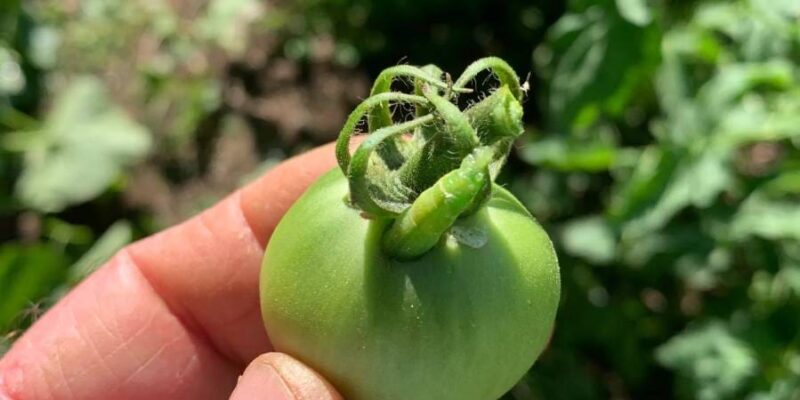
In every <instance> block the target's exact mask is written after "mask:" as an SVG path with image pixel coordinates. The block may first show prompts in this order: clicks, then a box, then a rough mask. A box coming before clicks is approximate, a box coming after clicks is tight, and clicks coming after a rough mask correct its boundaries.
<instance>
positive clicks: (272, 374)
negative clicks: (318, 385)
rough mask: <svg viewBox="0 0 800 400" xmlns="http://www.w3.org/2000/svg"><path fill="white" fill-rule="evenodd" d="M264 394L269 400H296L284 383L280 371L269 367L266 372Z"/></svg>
mask: <svg viewBox="0 0 800 400" xmlns="http://www.w3.org/2000/svg"><path fill="white" fill-rule="evenodd" d="M264 380H265V382H264V394H265V395H266V397H265V398H266V399H269V400H294V395H292V391H291V390H289V387H288V386H286V383H284V381H283V378H281V376H280V374H278V371H277V370H276V369H275V368H274V367H272V366H268V367H267V368H266V371H264Z"/></svg>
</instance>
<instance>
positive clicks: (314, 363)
mask: <svg viewBox="0 0 800 400" xmlns="http://www.w3.org/2000/svg"><path fill="white" fill-rule="evenodd" d="M347 194H348V183H347V180H346V179H345V178H344V176H343V175H342V173H341V171H340V170H339V169H338V168H337V169H335V170H333V171H331V172H329V173H327V174H326V175H324V176H323V177H322V178H320V179H319V180H318V181H317V182H316V183H315V184H313V185H312V186H311V187H310V188H309V189H308V191H307V192H306V193H305V194H304V195H303V196H302V197H301V198H300V199H299V200H298V201H297V202H296V203H295V205H294V206H293V207H292V208H291V209H290V210H289V212H288V213H287V214H286V215H285V216H284V218H283V219H282V220H281V222H280V224H279V225H278V227H277V228H276V230H275V232H274V233H273V235H272V238H271V239H270V241H269V244H268V247H267V250H266V253H265V257H264V262H263V267H262V271H261V282H260V284H261V287H260V291H261V309H262V315H263V318H264V322H265V325H266V327H267V333H268V335H269V338H270V340H271V342H272V343H273V345H274V346H275V348H276V349H277V350H278V351H282V352H286V353H288V354H290V355H292V356H294V357H296V358H298V359H299V360H301V361H303V362H305V363H306V364H308V365H309V366H311V367H312V368H314V369H316V370H317V371H318V372H319V373H321V374H322V375H323V376H325V377H326V378H327V379H329V380H330V381H331V382H332V383H333V384H334V386H336V388H337V389H338V390H339V391H340V392H341V393H342V394H343V395H344V397H345V398H346V399H348V400H401V399H402V400H411V399H413V400H429V399H430V400H448V399H458V400H470V399H475V400H491V399H496V398H498V397H500V396H501V395H502V394H503V393H504V392H506V391H507V390H508V389H510V388H511V387H512V386H513V385H514V384H515V383H516V382H517V381H518V380H519V379H520V378H521V377H522V376H523V375H524V374H525V372H526V371H527V370H528V369H529V368H530V366H531V365H532V364H533V362H534V361H535V360H536V358H537V357H538V356H539V354H540V353H541V351H542V350H543V349H544V346H545V344H546V342H547V340H548V337H549V335H550V331H551V329H552V327H553V321H554V318H555V315H556V309H557V306H558V301H559V296H560V279H559V271H558V263H557V260H556V255H555V252H554V250H553V247H552V244H551V242H550V239H549V238H548V236H547V234H546V233H545V232H544V230H543V229H542V228H541V227H540V226H539V225H538V224H537V223H536V222H535V221H534V220H533V218H532V217H531V216H530V214H529V213H528V212H527V211H526V210H525V208H524V207H523V206H522V205H521V204H520V203H519V202H518V201H517V200H516V199H515V198H514V197H513V196H512V195H511V194H510V193H508V192H507V191H506V190H505V189H502V188H501V187H499V186H496V185H495V186H494V187H493V191H492V198H491V199H490V200H489V201H488V203H487V204H486V206H484V207H482V208H481V209H480V210H479V211H478V212H476V213H475V214H473V215H471V216H469V217H466V218H463V219H461V220H459V222H458V223H457V225H458V226H460V227H462V228H467V229H472V230H476V229H477V230H479V231H482V232H483V233H484V234H485V238H486V241H485V244H483V245H482V246H480V247H479V248H473V247H470V246H466V245H463V244H461V243H459V242H457V241H455V240H454V239H453V238H443V239H442V241H440V243H439V244H438V245H437V246H436V247H435V248H434V249H433V250H431V251H429V252H427V253H425V254H424V255H423V256H422V257H420V258H419V259H417V260H414V261H410V262H400V261H396V260H392V259H389V258H388V257H386V256H385V255H384V254H383V252H382V251H381V248H380V246H381V236H382V234H383V232H384V230H385V228H386V226H385V225H386V223H387V222H384V221H380V220H368V219H365V218H364V217H363V216H362V215H361V213H360V212H359V211H358V210H356V209H354V208H351V207H350V206H348V205H347V204H346V203H345V198H346V196H347Z"/></svg>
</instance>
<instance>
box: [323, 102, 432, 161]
mask: <svg viewBox="0 0 800 400" xmlns="http://www.w3.org/2000/svg"><path fill="white" fill-rule="evenodd" d="M390 101H394V102H405V103H411V104H427V103H428V100H427V99H425V98H424V97H422V96H416V95H413V94H405V93H397V92H386V93H380V94H377V95H375V96H371V97H369V98H367V99H366V100H364V101H363V102H362V103H361V104H359V105H358V107H356V109H355V110H353V112H351V113H350V116H348V117H347V121H345V123H344V126H343V127H342V130H341V131H339V137H338V138H337V139H336V160H337V162H338V163H339V168H341V169H342V172H343V173H345V174H347V169H348V167H349V165H350V138H351V137H352V136H353V133H354V132H355V130H356V126H358V122H359V121H361V118H363V117H364V114H366V113H368V112H370V111H371V110H372V109H373V108H375V107H378V106H379V105H381V104H384V103H386V104H388V103H389V102H390Z"/></svg>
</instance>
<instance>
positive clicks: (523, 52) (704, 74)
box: [0, 0, 800, 400]
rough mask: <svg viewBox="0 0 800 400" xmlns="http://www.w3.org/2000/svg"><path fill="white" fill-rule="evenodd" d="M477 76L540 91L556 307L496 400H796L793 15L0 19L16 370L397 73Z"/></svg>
mask: <svg viewBox="0 0 800 400" xmlns="http://www.w3.org/2000/svg"><path fill="white" fill-rule="evenodd" d="M500 4H502V5H500ZM485 55H497V56H500V57H502V58H504V59H506V60H507V61H509V63H511V64H512V66H513V67H514V68H515V69H516V70H517V71H518V73H519V74H520V75H521V76H523V77H525V76H529V79H530V84H531V90H530V92H529V94H528V98H527V100H526V103H525V113H526V115H525V121H526V134H525V135H524V138H523V139H522V140H521V141H520V142H519V143H518V145H517V147H516V149H515V151H514V152H513V154H512V157H511V159H510V161H509V164H508V167H507V168H506V170H505V173H504V174H503V175H502V176H501V178H500V181H501V182H502V183H503V184H505V185H506V186H507V187H509V188H510V189H512V191H513V192H514V193H515V194H516V195H517V196H518V197H519V198H520V199H521V200H522V201H523V202H524V203H525V204H526V206H527V207H529V209H530V210H531V211H532V212H533V214H534V215H535V216H536V217H537V218H538V219H539V221H540V222H541V223H542V224H543V225H545V227H546V229H547V230H548V232H550V233H551V235H552V236H553V239H554V241H555V242H556V246H557V249H558V252H559V255H560V259H561V266H562V279H563V285H564V288H563V300H562V305H561V308H560V312H559V316H558V321H557V327H556V334H555V336H554V339H553V342H552V344H551V346H550V348H549V350H548V351H547V352H545V354H544V355H543V356H542V357H541V359H540V360H539V361H538V362H537V364H536V365H535V367H534V368H533V369H532V370H531V371H530V373H529V374H528V376H527V377H526V378H525V379H524V380H523V381H522V382H520V384H519V385H518V386H517V387H515V388H514V390H513V391H512V392H510V393H509V394H507V395H506V397H504V399H517V400H522V399H606V398H614V399H636V398H678V399H709V400H710V399H732V398H737V399H740V398H746V399H753V400H756V399H757V400H767V399H775V400H777V399H797V398H800V378H799V377H800V336H799V333H800V207H798V204H800V203H799V201H800V66H799V65H800V63H799V62H800V2H799V1H797V0H734V1H695V0H671V1H667V0H661V1H648V0H598V1H590V0H569V1H568V0H561V1H545V0H541V1H522V0H506V1H503V2H498V1H494V0H485V1H484V0H426V1H424V2H412V1H403V0H380V1H378V0H295V1H289V0H269V1H262V0H27V1H24V2H23V1H19V0H2V1H0V240H1V241H2V245H1V246H0V354H2V351H3V349H7V347H8V346H9V345H10V343H12V342H13V340H14V339H15V338H16V337H18V336H19V334H20V333H21V332H23V331H24V329H25V328H26V327H27V326H28V325H29V324H30V323H31V321H33V320H35V319H36V318H37V317H38V316H40V315H41V313H42V312H44V310H46V309H47V307H48V306H49V305H50V304H52V303H53V302H54V301H55V300H57V299H58V298H59V296H61V295H62V294H63V293H64V292H65V291H66V290H68V289H69V288H70V287H72V286H73V285H75V284H76V283H77V282H79V281H80V280H81V279H82V278H83V277H84V276H86V274H88V273H89V272H91V271H92V270H93V269H94V268H96V267H97V266H98V265H99V264H100V263H102V262H103V261H104V260H105V259H107V258H108V257H109V256H110V255H112V254H113V253H114V252H115V251H116V250H117V249H119V248H120V247H121V246H124V245H125V244H126V243H129V242H131V241H132V240H135V239H137V238H140V237H142V236H145V235H148V234H150V233H153V232H155V231H158V230H160V229H163V228H164V227H167V226H169V225H171V224H174V223H177V222H179V221H181V220H183V219H185V218H187V217H189V216H191V215H193V214H195V213H197V212H198V211H200V210H202V209H203V208H204V207H207V206H208V205H210V204H213V203H214V202H215V201H217V200H219V199H220V198H221V197H222V196H224V195H225V194H226V193H229V192H230V191H232V190H233V189H235V188H236V187H238V186H240V185H242V184H244V183H245V182H247V181H248V180H250V179H252V178H253V177H255V176H258V175H259V174H262V173H263V172H264V171H266V170H268V169H269V168H271V167H272V166H274V165H275V164H276V163H278V162H280V161H281V160H283V159H285V158H286V157H289V156H291V155H293V154H296V153H298V152H301V151H303V150H305V149H308V148H310V147H313V146H316V145H319V144H321V143H324V142H328V141H331V140H333V139H334V138H335V136H336V134H337V133H338V130H339V128H340V127H341V125H342V123H343V122H344V119H345V117H346V116H347V114H348V113H349V112H350V111H351V110H352V108H353V107H354V106H355V105H356V104H357V103H358V102H359V99H362V98H364V97H365V96H366V95H367V93H368V88H369V85H370V82H371V79H373V78H374V77H375V76H376V74H377V73H378V72H379V71H380V70H381V69H383V68H385V67H387V66H390V65H394V64H398V63H412V64H427V63H436V64H439V65H440V66H441V67H442V68H443V69H444V70H446V71H450V72H451V73H452V74H453V75H458V74H459V73H460V72H461V71H462V69H463V68H464V67H465V66H466V65H467V64H468V63H469V62H471V61H473V60H474V59H476V58H478V57H481V56H485ZM512 339H513V338H512Z"/></svg>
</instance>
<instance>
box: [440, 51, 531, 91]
mask: <svg viewBox="0 0 800 400" xmlns="http://www.w3.org/2000/svg"><path fill="white" fill-rule="evenodd" d="M485 70H489V71H492V73H493V74H494V75H495V76H496V77H497V79H498V80H499V81H500V85H501V86H502V85H506V86H508V88H509V90H511V94H513V95H514V97H515V98H516V99H517V100H519V101H522V95H523V91H522V87H521V86H520V84H519V76H517V73H516V72H514V69H513V68H511V66H510V65H508V63H507V62H505V61H503V59H501V58H498V57H486V58H481V59H479V60H477V61H475V62H473V63H472V64H470V65H469V66H468V67H467V68H466V69H465V70H464V72H463V73H462V74H461V76H459V77H458V79H457V80H456V82H455V83H454V84H453V92H454V93H459V92H461V91H463V89H465V86H466V85H467V84H468V83H469V82H470V81H471V80H473V79H475V77H476V76H478V74H479V73H481V72H482V71H485Z"/></svg>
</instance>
